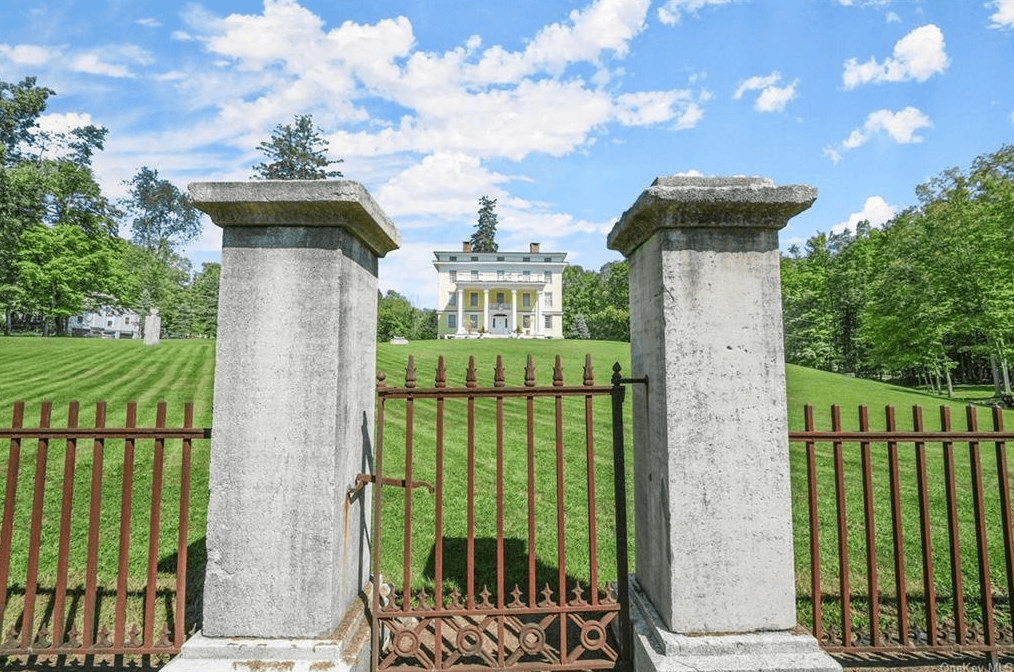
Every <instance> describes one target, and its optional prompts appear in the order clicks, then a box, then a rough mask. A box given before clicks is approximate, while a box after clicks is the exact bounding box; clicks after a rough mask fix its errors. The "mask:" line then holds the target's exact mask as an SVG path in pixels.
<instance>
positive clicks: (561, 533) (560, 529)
mask: <svg viewBox="0 0 1014 672" xmlns="http://www.w3.org/2000/svg"><path fill="white" fill-rule="evenodd" d="M553 386H554V387H562V386H563V366H562V365H561V363H560V356H559V355H557V356H556V362H555V364H554V366H553ZM554 401H555V402H556V418H555V419H556V562H557V573H558V576H557V581H558V583H559V586H560V600H559V605H560V607H561V609H562V608H563V607H566V606H567V560H566V558H567V550H566V543H565V538H566V529H567V528H566V524H565V521H564V515H563V395H561V394H557V395H555V397H554ZM567 652H568V648H567V614H566V613H565V612H563V611H561V612H560V662H561V663H567V662H568V661H567Z"/></svg>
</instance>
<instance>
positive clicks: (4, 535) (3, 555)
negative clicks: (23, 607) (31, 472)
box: [0, 401, 25, 640]
mask: <svg viewBox="0 0 1014 672" xmlns="http://www.w3.org/2000/svg"><path fill="white" fill-rule="evenodd" d="M24 420H25V402H23V401H16V402H14V410H13V413H12V418H11V428H12V429H21V427H22V425H23V424H24ZM20 468H21V439H20V438H18V437H12V438H11V443H10V447H9V449H8V451H7V481H6V483H5V484H4V517H3V523H2V524H0V640H3V639H4V637H5V636H6V635H5V632H4V629H3V624H4V616H5V615H6V612H7V579H8V578H10V567H11V565H10V562H11V543H12V542H13V537H14V505H15V502H16V501H17V490H18V471H19V470H20Z"/></svg>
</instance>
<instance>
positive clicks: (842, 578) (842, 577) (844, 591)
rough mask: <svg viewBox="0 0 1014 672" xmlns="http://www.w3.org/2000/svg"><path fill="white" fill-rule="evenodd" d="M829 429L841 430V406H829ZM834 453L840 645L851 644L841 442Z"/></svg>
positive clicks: (846, 645)
mask: <svg viewBox="0 0 1014 672" xmlns="http://www.w3.org/2000/svg"><path fill="white" fill-rule="evenodd" d="M831 430H832V431H834V432H840V431H842V428H841V408H840V407H839V406H838V405H837V404H835V405H833V406H831ZM831 448H832V451H833V453H834V491H835V507H836V512H837V522H838V592H839V599H840V600H841V629H842V633H841V638H842V646H845V647H850V646H852V595H851V588H850V587H849V539H848V535H849V532H848V520H847V516H846V512H845V461H844V457H843V455H842V451H843V448H842V442H841V441H834V442H833V443H832V444H831Z"/></svg>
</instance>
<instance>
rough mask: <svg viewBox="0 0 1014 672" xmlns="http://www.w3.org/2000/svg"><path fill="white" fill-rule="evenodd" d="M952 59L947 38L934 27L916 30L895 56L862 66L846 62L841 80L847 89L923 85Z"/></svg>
mask: <svg viewBox="0 0 1014 672" xmlns="http://www.w3.org/2000/svg"><path fill="white" fill-rule="evenodd" d="M949 64H950V59H948V57H947V52H946V51H945V49H944V34H943V32H942V31H941V30H940V29H939V28H938V27H937V26H935V25H933V24H927V25H925V26H921V27H919V28H916V29H915V30H913V31H912V32H910V33H909V34H908V35H906V36H905V37H903V38H901V39H900V40H898V42H897V43H896V44H895V45H894V52H893V55H892V56H890V57H888V58H885V59H884V62H883V63H878V62H877V61H876V59H874V58H871V59H870V60H868V61H866V62H865V63H859V62H858V61H857V60H856V59H855V58H850V59H849V60H847V61H845V72H844V73H843V74H842V80H843V82H844V84H845V88H847V89H854V88H855V87H857V86H860V85H862V84H870V83H874V84H879V83H882V82H907V81H913V80H914V81H917V82H924V81H926V80H927V79H929V78H930V77H932V76H933V75H935V74H938V73H941V72H943V71H944V70H946V69H947V66H948V65H949Z"/></svg>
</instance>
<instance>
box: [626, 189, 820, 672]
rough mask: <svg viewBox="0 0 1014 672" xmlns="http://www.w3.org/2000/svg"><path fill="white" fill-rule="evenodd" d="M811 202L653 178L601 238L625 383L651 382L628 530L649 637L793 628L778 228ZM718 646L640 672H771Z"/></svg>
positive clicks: (638, 409) (785, 192)
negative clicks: (613, 264)
mask: <svg viewBox="0 0 1014 672" xmlns="http://www.w3.org/2000/svg"><path fill="white" fill-rule="evenodd" d="M815 196H816V192H815V190H813V189H812V188H810V187H801V186H793V187H776V186H775V185H774V184H773V183H771V182H770V181H769V180H764V179H759V178H681V177H677V178H659V179H657V180H656V181H655V183H654V184H653V185H652V186H651V187H650V188H649V189H648V190H646V191H645V192H644V193H643V194H641V196H640V198H638V199H637V201H636V203H635V204H634V205H633V207H631V208H630V209H629V210H628V211H627V212H625V213H624V214H623V216H622V217H621V219H620V221H619V222H618V223H617V224H616V226H615V227H614V228H613V231H612V232H611V233H610V235H609V246H610V247H612V248H613V249H618V250H620V251H621V252H623V253H624V254H625V255H627V256H628V257H629V259H630V288H631V289H630V326H631V375H632V376H633V377H635V378H636V377H641V376H647V377H648V379H649V384H648V386H647V389H645V388H644V387H643V386H634V388H633V404H632V406H633V418H634V426H633V435H634V521H635V539H636V545H637V582H638V584H639V591H640V592H639V595H640V597H641V599H642V601H643V602H644V603H645V604H648V605H649V606H650V607H651V609H652V610H653V611H654V612H656V613H657V618H658V621H659V624H658V628H656V629H657V630H658V634H657V638H661V637H662V635H663V634H665V635H666V636H669V635H672V636H677V635H678V636H681V637H684V639H686V637H685V636H687V635H690V636H691V637H690V639H691V640H693V641H694V642H696V643H697V644H700V643H701V642H702V641H704V640H701V639H699V637H701V636H704V635H707V634H708V633H723V634H728V633H758V632H767V633H769V634H768V635H765V636H766V637H773V636H774V635H771V634H770V633H773V632H782V633H788V631H789V630H791V629H792V628H793V626H795V623H796V614H795V591H794V574H793V552H792V515H791V493H790V489H789V462H788V458H789V450H788V439H787V425H786V407H785V370H784V352H783V342H782V321H781V319H782V317H781V295H780V277H779V253H778V229H779V228H781V227H782V226H784V225H785V223H786V222H787V221H788V219H789V217H791V216H792V215H794V214H797V213H798V212H800V211H802V210H804V209H806V208H807V207H809V205H810V204H811V203H812V202H813V200H814V198H815ZM786 636H788V635H787V634H786ZM751 637H752V638H751ZM751 637H747V638H746V639H743V641H742V642H740V643H739V644H736V645H735V646H733V648H734V649H737V650H738V651H739V652H740V653H742V654H744V655H745V654H746V653H747V650H748V649H750V648H751V646H752V645H747V644H745V643H744V642H747V640H749V641H754V639H756V637H753V636H751ZM741 639H742V638H741ZM680 641H683V640H680ZM688 641H689V640H688ZM721 641H723V642H724V643H721V644H719V643H715V646H717V647H719V648H718V649H714V650H713V651H712V650H711V649H708V647H705V649H707V651H705V649H700V650H697V649H695V651H696V652H695V653H688V652H687V651H688V649H687V646H690V644H687V643H686V642H683V644H680V648H679V651H677V652H676V654H673V655H676V658H675V659H671V658H667V657H666V656H669V655H670V654H672V652H669V653H665V652H663V654H662V658H661V659H659V660H658V661H654V662H652V663H651V665H650V666H648V667H647V668H645V667H643V666H640V665H639V667H638V669H683V668H684V666H686V667H689V666H696V665H700V666H701V667H703V668H707V669H740V668H739V667H737V666H738V665H740V664H742V665H745V668H743V669H780V668H779V665H780V663H779V664H778V665H775V666H774V667H766V666H760V667H753V665H754V663H753V662H749V661H747V660H746V659H743V660H742V661H740V662H738V663H736V664H735V665H734V664H733V663H732V662H730V661H723V660H722V658H721V655H719V654H718V653H715V651H719V650H720V649H721V647H724V646H726V645H729V644H730V643H731V640H721ZM800 641H801V640H798V639H789V640H785V641H784V642H781V643H780V644H778V645H777V646H775V649H779V650H781V649H780V648H779V647H782V645H783V644H785V645H789V644H792V645H795V644H798V643H799V642H800ZM757 642H758V645H759V642H760V640H757ZM814 646H815V644H814ZM764 647H767V649H769V653H770V652H771V651H773V650H774V649H771V648H770V647H769V646H767V645H766V644H765V645H764ZM764 647H762V648H764ZM642 648H643V647H642ZM712 648H713V647H712ZM791 648H792V647H791V646H790V647H789V648H788V649H785V650H786V651H789V650H791ZM646 651H647V649H645V652H646ZM757 651H758V652H759V651H760V649H758V650H757ZM818 653H819V651H818ZM645 655H646V656H647V653H645ZM750 655H753V654H750ZM758 655H760V654H759V653H758ZM764 655H767V654H764ZM772 655H773V654H772ZM778 655H781V654H778ZM787 655H789V654H787ZM702 656H703V657H702ZM709 656H712V657H709ZM713 656H718V657H713ZM775 657H776V658H777V657H778V656H775ZM789 657H790V658H791V657H792V656H791V655H789ZM649 658H650V656H648V657H645V658H644V659H643V660H642V661H641V663H643V665H648V663H647V661H648V659H649ZM677 659H678V660H677ZM698 659H699V660H698ZM821 660H824V661H825V662H826V663H829V664H832V665H833V660H831V659H830V658H829V657H826V656H824V657H823V658H821ZM660 661H661V662H660ZM709 661H710V662H709ZM712 664H714V666H713V665H712ZM772 664H774V663H772ZM787 669H788V668H787ZM792 669H796V668H792ZM826 669H833V667H832V668H826Z"/></svg>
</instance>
